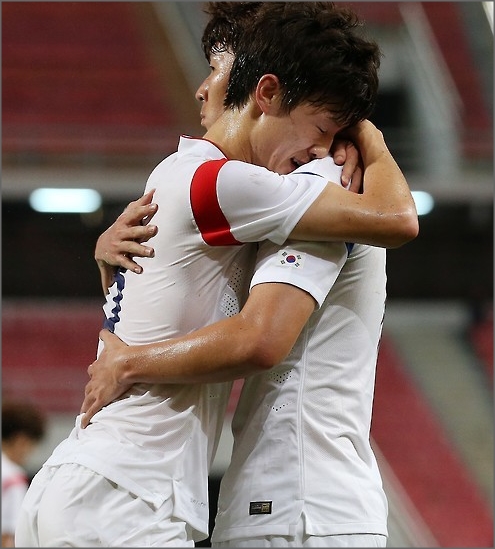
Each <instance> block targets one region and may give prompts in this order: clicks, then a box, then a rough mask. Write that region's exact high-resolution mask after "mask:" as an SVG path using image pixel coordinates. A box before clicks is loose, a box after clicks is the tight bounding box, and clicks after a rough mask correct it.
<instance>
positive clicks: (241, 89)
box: [225, 2, 380, 126]
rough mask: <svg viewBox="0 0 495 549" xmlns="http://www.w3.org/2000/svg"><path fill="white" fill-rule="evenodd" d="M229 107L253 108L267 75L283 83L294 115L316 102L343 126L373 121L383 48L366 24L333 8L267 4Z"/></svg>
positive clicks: (237, 66) (244, 52) (241, 61)
mask: <svg viewBox="0 0 495 549" xmlns="http://www.w3.org/2000/svg"><path fill="white" fill-rule="evenodd" d="M235 54H236V57H235V60H234V63H233V66H232V70H231V74H230V79H229V84H228V88H227V94H226V99H225V105H226V107H230V108H240V107H242V106H243V105H245V104H246V102H247V101H248V99H249V97H250V95H251V94H252V93H253V92H254V90H255V89H256V85H257V83H258V81H259V79H260V78H261V77H262V76H263V75H264V74H274V75H275V76H277V77H278V79H279V81H280V84H281V88H282V97H281V107H282V109H283V112H285V113H286V114H287V113H289V112H291V111H292V110H293V109H294V108H295V107H297V106H299V105H301V104H304V103H309V104H310V105H312V106H314V107H316V108H322V109H324V110H329V111H331V112H332V116H333V118H334V119H335V120H336V122H337V123H339V124H341V125H342V126H350V125H353V124H355V123H356V122H358V121H360V120H364V119H365V118H369V116H370V115H371V113H372V112H373V110H374V108H375V105H376V101H377V94H378V68H379V66H380V50H379V48H378V46H377V44H376V43H375V42H373V41H371V40H368V39H366V38H365V37H364V36H363V34H362V22H361V21H360V19H359V18H358V16H357V14H356V13H355V12H354V11H352V10H351V9H350V8H348V7H340V6H339V7H337V6H336V5H335V4H334V3H333V2H263V3H262V5H261V6H259V7H258V8H257V10H256V17H254V18H252V19H251V22H250V24H249V26H248V27H246V28H245V29H244V30H243V32H241V35H240V36H239V38H238V43H237V45H236V52H235Z"/></svg>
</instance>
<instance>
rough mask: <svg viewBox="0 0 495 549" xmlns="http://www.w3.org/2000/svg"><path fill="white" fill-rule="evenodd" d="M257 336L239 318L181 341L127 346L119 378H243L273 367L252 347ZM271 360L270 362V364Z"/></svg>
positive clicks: (187, 380)
mask: <svg viewBox="0 0 495 549" xmlns="http://www.w3.org/2000/svg"><path fill="white" fill-rule="evenodd" d="M256 338H257V335H256V334H255V333H254V330H250V329H249V328H246V326H245V324H244V322H242V321H237V318H236V317H234V318H233V319H228V320H226V321H222V322H218V323H216V324H214V325H212V326H208V327H206V328H203V329H201V330H198V331H196V332H194V333H193V334H190V335H188V336H184V337H182V338H180V339H172V340H168V341H163V342H160V343H154V344H147V345H139V346H137V345H134V346H128V347H126V348H123V349H122V350H121V354H120V355H119V357H118V359H117V362H116V367H117V370H116V372H117V373H116V376H117V378H118V379H119V380H120V381H122V382H124V383H126V384H128V383H138V382H145V383H203V382H212V383H215V382H222V381H231V380H234V379H238V378H244V377H247V376H249V375H252V374H254V373H256V372H259V371H262V370H263V369H265V368H267V367H270V366H273V365H274V360H277V359H276V358H275V359H274V360H271V359H270V358H269V357H263V354H262V353H259V352H258V349H259V346H258V345H256V344H253V341H255V340H256ZM267 361H268V362H267Z"/></svg>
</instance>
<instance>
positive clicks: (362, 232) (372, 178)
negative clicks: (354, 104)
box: [291, 120, 419, 248]
mask: <svg viewBox="0 0 495 549" xmlns="http://www.w3.org/2000/svg"><path fill="white" fill-rule="evenodd" d="M348 133H349V137H350V138H351V139H352V140H353V141H354V143H356V145H357V147H358V149H359V151H360V153H361V156H362V159H363V165H364V181H363V192H362V194H356V193H350V192H347V191H346V190H345V189H343V188H342V187H341V186H339V185H332V184H329V185H328V186H327V188H326V189H325V190H324V191H323V193H322V194H321V195H320V197H319V198H318V199H317V200H316V201H315V202H314V204H313V205H312V206H310V208H309V209H308V210H307V212H306V213H305V214H304V216H303V217H302V218H301V220H300V221H299V223H298V224H297V225H296V227H295V228H294V230H293V232H292V234H291V238H294V239H297V240H321V241H325V240H339V241H341V240H346V241H349V242H360V243H363V244H371V245H374V246H382V247H385V248H395V247H398V246H401V245H403V244H405V243H406V242H409V241H410V240H412V239H413V238H415V237H416V236H417V234H418V231H419V226H418V216H417V213H416V207H415V204H414V200H413V198H412V195H411V192H410V190H409V187H408V185H407V181H406V179H405V177H404V175H403V174H402V172H401V170H400V168H399V166H398V165H397V163H396V162H395V160H394V158H393V157H392V155H391V154H390V151H389V150H388V148H387V145H386V144H385V141H384V139H383V135H382V133H381V132H380V131H379V130H378V129H377V128H376V127H375V126H374V125H373V124H372V123H371V122H369V121H367V120H365V121H364V122H361V123H359V124H358V125H356V126H355V127H353V128H351V129H349V130H348ZM315 227H316V228H318V230H315Z"/></svg>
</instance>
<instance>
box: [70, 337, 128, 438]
mask: <svg viewBox="0 0 495 549" xmlns="http://www.w3.org/2000/svg"><path fill="white" fill-rule="evenodd" d="M100 339H101V341H102V342H103V344H104V348H103V351H102V352H101V353H100V356H99V357H98V359H97V360H95V361H94V362H93V364H91V365H90V366H89V367H88V374H89V377H90V380H89V381H88V383H87V384H86V388H85V391H84V395H85V396H84V402H83V404H82V406H81V413H84V416H83V417H82V420H81V426H82V428H83V429H84V428H86V427H87V426H88V425H89V423H90V421H91V418H92V417H93V416H94V415H95V414H96V412H99V411H100V410H101V409H102V408H103V407H104V406H106V405H107V404H110V402H112V401H113V400H115V399H116V398H118V397H119V396H121V395H123V394H124V393H125V392H126V391H127V390H128V389H129V387H131V385H132V383H125V382H122V381H121V380H120V379H119V378H118V367H117V365H118V363H119V360H120V359H122V356H121V355H122V350H125V349H126V348H127V345H126V344H125V343H124V342H123V341H122V340H121V339H120V338H118V337H117V336H116V335H114V334H112V333H111V332H109V331H108V330H101V331H100Z"/></svg>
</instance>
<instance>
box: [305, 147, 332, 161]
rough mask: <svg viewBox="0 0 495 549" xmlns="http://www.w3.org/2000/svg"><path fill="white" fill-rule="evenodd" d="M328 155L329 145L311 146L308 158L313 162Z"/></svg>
mask: <svg viewBox="0 0 495 549" xmlns="http://www.w3.org/2000/svg"><path fill="white" fill-rule="evenodd" d="M329 153H330V145H329V146H328V147H326V146H324V145H313V146H312V147H311V148H310V149H309V156H310V158H311V160H315V159H316V158H325V157H326V156H328V154H329Z"/></svg>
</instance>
